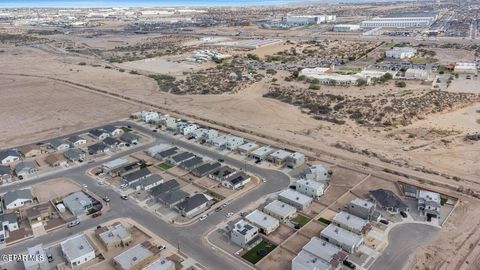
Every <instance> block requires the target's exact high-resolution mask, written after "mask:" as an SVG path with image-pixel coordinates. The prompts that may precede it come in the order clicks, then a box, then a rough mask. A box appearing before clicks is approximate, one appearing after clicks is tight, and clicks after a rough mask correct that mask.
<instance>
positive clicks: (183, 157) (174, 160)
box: [168, 152, 196, 165]
mask: <svg viewBox="0 0 480 270" xmlns="http://www.w3.org/2000/svg"><path fill="white" fill-rule="evenodd" d="M194 157H196V155H195V154H193V153H190V152H183V153H180V154H177V155H174V156H171V157H169V158H168V162H170V163H171V164H174V165H178V164H180V163H182V162H184V161H187V160H189V159H192V158H194Z"/></svg>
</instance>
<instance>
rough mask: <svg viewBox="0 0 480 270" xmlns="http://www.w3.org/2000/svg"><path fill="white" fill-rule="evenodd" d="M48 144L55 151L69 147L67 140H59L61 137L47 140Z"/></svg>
mask: <svg viewBox="0 0 480 270" xmlns="http://www.w3.org/2000/svg"><path fill="white" fill-rule="evenodd" d="M48 144H49V145H50V147H51V148H53V149H55V150H57V151H61V150H65V149H68V148H70V144H69V143H68V142H67V141H65V140H61V139H53V140H51V141H49V142H48Z"/></svg>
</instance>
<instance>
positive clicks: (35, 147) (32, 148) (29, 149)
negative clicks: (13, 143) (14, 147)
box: [18, 144, 40, 155]
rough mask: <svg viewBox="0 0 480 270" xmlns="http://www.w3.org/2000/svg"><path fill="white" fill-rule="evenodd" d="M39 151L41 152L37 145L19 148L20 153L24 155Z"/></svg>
mask: <svg viewBox="0 0 480 270" xmlns="http://www.w3.org/2000/svg"><path fill="white" fill-rule="evenodd" d="M33 150H37V151H40V146H38V145H35V144H30V145H24V146H21V147H20V148H18V151H19V152H20V153H22V154H23V155H26V154H27V153H28V152H30V151H33Z"/></svg>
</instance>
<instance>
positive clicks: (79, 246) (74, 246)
mask: <svg viewBox="0 0 480 270" xmlns="http://www.w3.org/2000/svg"><path fill="white" fill-rule="evenodd" d="M60 247H61V249H62V253H63V257H65V260H67V264H68V265H70V266H71V267H74V266H79V265H81V264H84V263H86V262H88V261H91V260H93V259H95V250H94V249H93V247H92V245H91V244H90V242H89V241H88V239H87V237H86V236H85V235H84V234H80V235H77V236H74V237H72V238H69V239H67V240H65V241H63V242H61V243H60Z"/></svg>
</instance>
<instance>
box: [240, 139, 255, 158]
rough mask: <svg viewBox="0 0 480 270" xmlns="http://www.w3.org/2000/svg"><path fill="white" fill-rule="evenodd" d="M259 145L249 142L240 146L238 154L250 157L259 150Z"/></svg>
mask: <svg viewBox="0 0 480 270" xmlns="http://www.w3.org/2000/svg"><path fill="white" fill-rule="evenodd" d="M257 148H258V145H257V144H256V143H253V142H248V143H245V144H242V145H240V146H239V147H238V148H237V152H238V153H239V154H241V155H243V156H248V155H249V154H250V153H251V152H252V151H253V150H255V149H257Z"/></svg>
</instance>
